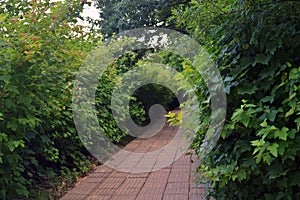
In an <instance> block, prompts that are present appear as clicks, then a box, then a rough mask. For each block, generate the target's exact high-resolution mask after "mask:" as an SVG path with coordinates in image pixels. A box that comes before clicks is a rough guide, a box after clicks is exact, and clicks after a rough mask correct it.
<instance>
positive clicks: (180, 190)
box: [165, 183, 189, 195]
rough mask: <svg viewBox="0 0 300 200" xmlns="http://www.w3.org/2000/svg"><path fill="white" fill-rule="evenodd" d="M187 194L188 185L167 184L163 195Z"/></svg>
mask: <svg viewBox="0 0 300 200" xmlns="http://www.w3.org/2000/svg"><path fill="white" fill-rule="evenodd" d="M188 193H189V184H188V183H168V184H167V187H166V191H165V194H185V195H187V194H188Z"/></svg>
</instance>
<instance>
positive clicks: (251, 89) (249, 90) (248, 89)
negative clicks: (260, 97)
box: [238, 84, 258, 95]
mask: <svg viewBox="0 0 300 200" xmlns="http://www.w3.org/2000/svg"><path fill="white" fill-rule="evenodd" d="M256 90H258V88H257V87H256V85H252V84H249V85H247V86H244V87H241V88H240V89H239V90H238V94H241V95H244V94H255V92H256Z"/></svg>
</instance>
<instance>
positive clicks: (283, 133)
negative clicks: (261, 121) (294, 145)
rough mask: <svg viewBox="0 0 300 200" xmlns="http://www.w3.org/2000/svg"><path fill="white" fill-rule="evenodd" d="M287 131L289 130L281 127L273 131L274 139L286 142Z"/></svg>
mask: <svg viewBox="0 0 300 200" xmlns="http://www.w3.org/2000/svg"><path fill="white" fill-rule="evenodd" d="M288 130H289V129H288V128H287V127H283V128H282V129H281V130H277V131H275V134H274V137H275V138H279V139H281V140H284V141H286V139H287V135H288V134H287V132H288Z"/></svg>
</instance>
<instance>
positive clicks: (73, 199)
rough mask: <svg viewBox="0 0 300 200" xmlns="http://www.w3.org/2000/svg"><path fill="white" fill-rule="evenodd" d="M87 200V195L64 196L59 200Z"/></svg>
mask: <svg viewBox="0 0 300 200" xmlns="http://www.w3.org/2000/svg"><path fill="white" fill-rule="evenodd" d="M85 199H87V195H71V194H68V195H65V196H63V197H62V198H61V200H85Z"/></svg>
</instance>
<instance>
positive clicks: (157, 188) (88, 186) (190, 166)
mask: <svg viewBox="0 0 300 200" xmlns="http://www.w3.org/2000/svg"><path fill="white" fill-rule="evenodd" d="M177 129H178V128H176V127H170V126H167V125H166V126H165V127H164V129H163V130H162V131H161V132H160V133H158V134H156V135H155V136H153V137H151V138H147V139H135V140H133V141H132V142H131V143H129V144H128V145H127V146H126V147H125V148H124V149H127V150H130V151H132V152H147V151H151V150H152V151H153V150H155V149H159V148H161V147H163V146H164V145H166V144H167V143H168V142H169V141H170V140H171V139H172V138H174V135H175V134H174V133H176V130H177ZM158 156H159V155H158ZM153 160H155V159H153ZM165 160H168V158H165ZM124 162H126V159H125V160H124ZM127 163H132V162H131V161H130V162H127ZM198 163H199V162H198V161H197V159H196V156H195V155H192V154H191V153H187V154H186V153H185V154H183V155H182V156H181V157H180V158H179V159H177V160H176V161H175V162H173V163H172V164H170V165H168V166H166V167H164V168H162V169H159V170H156V171H152V172H143V173H128V172H121V171H117V170H115V169H112V168H109V167H107V166H105V165H101V166H100V167H98V169H96V170H95V171H94V172H93V173H92V174H90V175H89V176H88V177H86V178H85V179H84V180H83V181H82V182H80V183H79V184H78V185H77V186H76V187H75V188H73V189H72V190H71V191H70V192H68V193H67V194H66V195H65V196H63V197H62V200H81V199H82V200H92V199H93V200H98V199H99V200H201V199H205V193H206V189H205V187H204V186H203V185H200V186H196V185H195V183H194V182H193V180H194V179H195V175H194V174H193V173H191V172H192V171H194V170H195V169H196V166H197V165H198ZM151 165H153V166H154V165H155V162H150V161H149V163H147V166H148V167H149V166H150V167H152V168H153V166H151Z"/></svg>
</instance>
